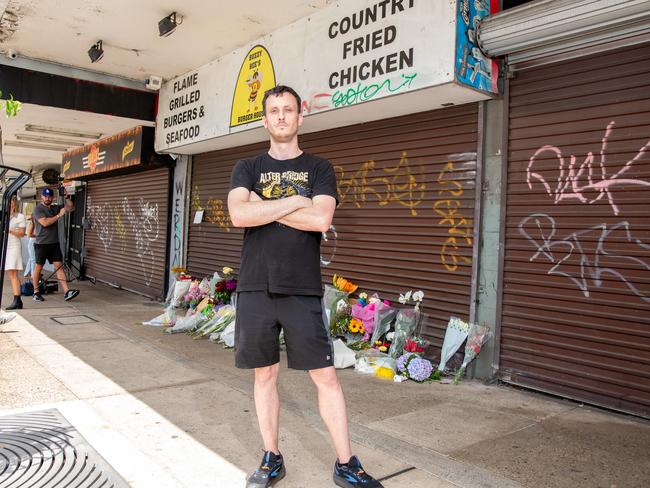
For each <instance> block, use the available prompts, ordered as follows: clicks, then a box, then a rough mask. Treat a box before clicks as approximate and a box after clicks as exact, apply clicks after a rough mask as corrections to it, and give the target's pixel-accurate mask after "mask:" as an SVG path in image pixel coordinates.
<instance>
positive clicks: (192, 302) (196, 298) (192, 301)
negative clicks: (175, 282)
mask: <svg viewBox="0 0 650 488" xmlns="http://www.w3.org/2000/svg"><path fill="white" fill-rule="evenodd" d="M206 294H207V291H205V290H204V287H201V284H199V282H198V281H193V282H192V284H191V285H190V288H189V290H187V293H185V295H184V296H183V303H184V304H185V307H186V308H196V306H197V305H198V304H199V302H200V301H201V300H203V298H204V297H205V295H206Z"/></svg>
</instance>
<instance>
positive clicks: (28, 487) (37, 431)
mask: <svg viewBox="0 0 650 488" xmlns="http://www.w3.org/2000/svg"><path fill="white" fill-rule="evenodd" d="M56 486H61V487H63V486H69V487H71V486H75V487H78V488H128V487H129V485H128V484H127V483H126V482H125V481H124V480H123V479H122V478H121V477H120V475H118V474H117V473H116V472H115V470H114V469H113V468H111V467H110V465H109V464H108V463H107V462H106V461H104V459H103V458H102V457H101V456H100V455H99V454H97V452H96V451H95V450H94V449H93V448H92V447H90V445H89V444H88V443H87V442H86V440H85V439H84V438H83V437H82V436H81V435H80V434H79V433H78V432H77V431H76V430H75V429H74V427H72V426H71V425H70V424H69V423H68V421H67V420H66V419H65V417H63V415H61V414H60V413H59V411H58V410H56V409H52V410H41V411H39V412H29V413H24V414H18V415H9V416H6V417H0V487H1V488H18V487H20V488H53V487H56Z"/></svg>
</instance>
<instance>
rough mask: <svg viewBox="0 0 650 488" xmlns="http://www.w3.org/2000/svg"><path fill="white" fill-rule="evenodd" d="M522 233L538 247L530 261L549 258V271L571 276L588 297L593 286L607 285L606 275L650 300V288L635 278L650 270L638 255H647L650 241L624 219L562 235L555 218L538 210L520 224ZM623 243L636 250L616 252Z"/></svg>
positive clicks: (644, 299)
mask: <svg viewBox="0 0 650 488" xmlns="http://www.w3.org/2000/svg"><path fill="white" fill-rule="evenodd" d="M519 233H520V234H521V235H522V236H524V237H525V238H526V239H527V240H528V241H529V242H530V243H531V244H532V245H533V247H534V248H535V252H534V253H533V255H532V256H531V257H530V259H529V261H531V262H532V261H536V260H538V259H542V258H543V259H546V260H547V261H548V262H549V264H550V268H549V269H548V271H547V274H549V275H557V276H564V277H566V278H568V279H569V280H571V281H572V282H573V283H574V284H575V285H576V286H577V287H578V288H579V289H580V291H581V292H582V294H583V295H584V296H585V298H589V296H590V289H591V288H601V287H603V285H604V282H603V278H604V277H607V276H609V277H613V278H614V279H616V280H618V281H620V282H622V283H623V284H625V286H627V288H628V289H629V290H630V291H631V292H632V293H634V294H635V295H636V296H638V297H639V298H640V299H641V300H643V301H644V302H646V303H650V296H649V294H650V290H643V289H640V288H639V286H638V282H637V281H638V280H635V279H634V276H635V275H637V276H638V274H639V272H647V271H650V264H649V263H648V262H647V261H646V260H644V259H641V258H640V257H637V256H636V255H639V256H643V255H647V253H648V251H650V244H646V243H644V242H642V241H641V240H640V239H636V238H634V237H633V236H632V230H631V226H630V223H629V222H627V221H625V220H622V221H620V222H618V223H617V224H614V225H610V226H608V225H607V224H605V223H602V224H597V225H594V226H591V227H589V228H588V229H585V230H581V231H576V232H572V233H570V234H568V235H566V236H565V237H559V236H558V231H557V228H556V222H555V219H553V217H551V216H549V215H547V214H544V213H535V214H532V215H529V216H528V217H526V218H524V219H523V220H522V221H521V222H520V223H519ZM621 246H625V247H626V248H627V249H630V248H631V249H632V250H634V251H635V252H629V253H626V254H622V253H621V252H620V251H618V252H617V251H614V249H620V248H621ZM631 246H632V247H631ZM630 254H634V255H630ZM573 269H575V271H574V270H573Z"/></svg>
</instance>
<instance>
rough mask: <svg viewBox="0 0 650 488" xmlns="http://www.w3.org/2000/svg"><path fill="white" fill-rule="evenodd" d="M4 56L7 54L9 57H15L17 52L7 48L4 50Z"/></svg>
mask: <svg viewBox="0 0 650 488" xmlns="http://www.w3.org/2000/svg"><path fill="white" fill-rule="evenodd" d="M5 56H7V57H8V58H9V59H16V58H17V57H18V53H17V52H16V51H14V50H13V49H7V50H6V51H5Z"/></svg>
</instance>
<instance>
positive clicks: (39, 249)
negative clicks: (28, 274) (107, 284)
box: [32, 188, 79, 302]
mask: <svg viewBox="0 0 650 488" xmlns="http://www.w3.org/2000/svg"><path fill="white" fill-rule="evenodd" d="M53 199H54V191H53V190H52V189H51V188H45V189H44V190H43V191H42V192H41V203H39V204H38V205H36V208H35V209H34V212H33V213H32V216H33V218H34V232H35V234H36V238H35V241H34V250H35V251H36V252H35V254H36V260H35V261H36V264H35V265H34V273H33V274H32V282H33V284H34V297H33V298H34V301H36V302H42V301H45V299H44V298H43V296H42V295H41V294H40V293H39V290H38V282H39V281H40V279H41V271H42V269H43V265H44V264H45V261H49V262H50V263H52V265H53V266H54V269H55V270H56V277H57V279H58V280H59V283H60V284H61V287H62V288H63V291H64V294H63V298H64V300H65V301H66V302H67V301H68V300H72V299H73V298H74V297H76V296H77V295H78V294H79V290H73V289H69V288H68V282H67V280H66V276H65V271H64V270H63V264H62V261H63V256H62V255H61V246H60V244H59V226H58V225H56V223H57V222H58V221H59V219H60V218H62V217H63V216H64V215H65V214H66V212H71V211H72V210H73V207H72V202H71V201H70V200H66V202H65V205H64V206H63V207H62V206H61V205H57V204H52V200H53Z"/></svg>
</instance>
